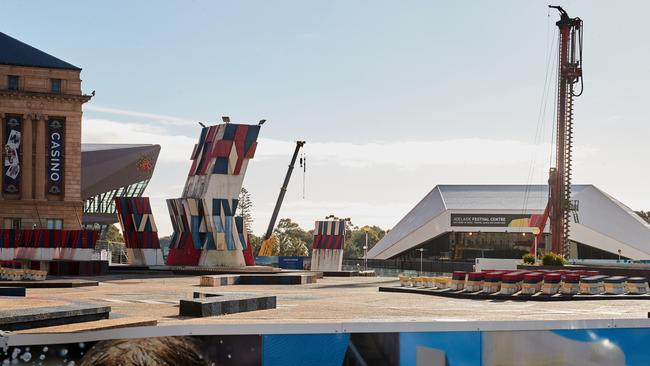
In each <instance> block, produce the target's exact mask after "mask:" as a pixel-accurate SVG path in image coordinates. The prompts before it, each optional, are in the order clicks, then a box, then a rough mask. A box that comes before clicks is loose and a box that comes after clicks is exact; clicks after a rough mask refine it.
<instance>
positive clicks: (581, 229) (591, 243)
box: [368, 184, 650, 261]
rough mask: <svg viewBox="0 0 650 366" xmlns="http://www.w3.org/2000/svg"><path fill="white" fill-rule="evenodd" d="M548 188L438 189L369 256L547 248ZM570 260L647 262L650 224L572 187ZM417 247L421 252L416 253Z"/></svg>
mask: <svg viewBox="0 0 650 366" xmlns="http://www.w3.org/2000/svg"><path fill="white" fill-rule="evenodd" d="M547 199H548V186H546V185H439V186H436V187H434V188H433V189H432V190H431V192H429V193H428V194H427V195H426V196H425V197H424V198H423V199H422V200H421V201H420V202H419V203H418V204H417V205H415V207H414V208H413V209H412V210H411V211H410V212H409V213H407V214H406V216H404V218H402V219H401V220H400V221H399V222H398V223H397V225H395V227H394V228H393V229H392V230H390V231H389V232H388V233H387V234H386V236H384V237H383V238H382V239H381V240H380V241H379V242H378V243H377V244H376V245H375V246H374V247H373V248H372V249H371V250H370V251H368V258H369V259H400V258H401V259H416V258H419V257H420V255H422V256H423V257H425V258H429V259H449V260H457V261H472V260H474V259H475V258H521V256H522V254H525V253H528V252H535V248H536V249H537V253H538V254H541V253H543V252H549V251H550V250H551V245H550V238H549V225H546V227H545V229H544V232H543V235H542V236H541V237H540V238H539V239H538V240H536V239H535V235H534V232H535V229H536V227H537V225H538V224H539V221H537V220H539V219H540V217H541V216H542V213H543V212H544V208H545V207H546V201H547ZM571 199H572V200H574V201H576V202H577V205H576V207H577V211H575V212H573V213H572V215H571V218H570V223H571V226H570V228H571V230H570V233H569V249H570V250H569V258H571V259H617V258H619V256H620V257H621V258H627V259H634V260H650V224H648V223H647V222H645V221H644V220H643V219H641V218H640V217H639V216H638V215H636V214H635V213H634V211H633V210H631V209H630V208H629V207H627V206H626V205H624V204H623V203H621V202H619V201H618V200H616V199H614V198H613V197H612V196H610V195H608V194H607V193H605V192H603V191H601V190H600V189H598V188H597V187H595V186H593V185H581V184H576V185H572V186H571ZM420 249H422V250H423V251H422V252H420Z"/></svg>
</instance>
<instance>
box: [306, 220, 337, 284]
mask: <svg viewBox="0 0 650 366" xmlns="http://www.w3.org/2000/svg"><path fill="white" fill-rule="evenodd" d="M344 247H345V220H329V221H316V227H315V228H314V242H313V244H312V255H311V269H312V270H313V271H332V272H335V271H340V270H341V266H342V264H343V249H344Z"/></svg>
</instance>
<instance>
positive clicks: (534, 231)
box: [533, 227, 540, 264]
mask: <svg viewBox="0 0 650 366" xmlns="http://www.w3.org/2000/svg"><path fill="white" fill-rule="evenodd" d="M539 233H540V230H539V228H537V227H534V228H533V238H534V239H535V244H534V245H533V257H534V258H535V261H534V262H533V264H537V237H538V236H539Z"/></svg>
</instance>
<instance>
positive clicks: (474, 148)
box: [83, 118, 550, 169]
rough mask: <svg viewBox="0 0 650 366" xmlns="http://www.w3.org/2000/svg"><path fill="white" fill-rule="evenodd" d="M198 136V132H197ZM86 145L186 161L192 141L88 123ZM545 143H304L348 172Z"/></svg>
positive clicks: (470, 157)
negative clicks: (152, 149)
mask: <svg viewBox="0 0 650 366" xmlns="http://www.w3.org/2000/svg"><path fill="white" fill-rule="evenodd" d="M197 134H198V132H197ZM83 141H84V142H85V143H116V142H118V141H119V143H125V144H159V145H161V147H162V149H161V153H160V159H161V160H162V161H184V162H186V161H188V158H189V155H190V153H191V151H192V149H193V147H194V144H195V143H196V137H187V136H183V135H178V134H176V135H174V134H172V133H170V132H169V130H167V129H166V128H164V127H161V126H151V125H145V124H141V123H127V122H117V121H111V120H108V119H98V118H88V119H86V120H85V121H84V129H83ZM294 147H295V142H293V141H282V140H275V139H268V138H260V139H259V146H258V150H257V152H256V156H255V159H256V160H258V161H264V160H268V159H275V158H282V159H286V157H287V156H288V155H289V154H290V152H291V151H293V149H294ZM549 150H550V146H549V145H548V144H540V145H535V144H526V143H523V142H519V141H513V140H491V139H480V138H467V139H451V140H431V141H424V140H420V141H416V140H404V141H399V140H398V141H378V142H363V143H349V142H308V143H307V144H306V145H305V151H306V152H307V155H308V159H309V162H310V164H336V165H340V166H344V167H352V168H368V167H372V166H379V165H390V166H394V167H397V168H403V169H417V168H422V167H426V166H433V165H475V164H479V165H494V166H502V165H509V164H517V163H526V162H530V160H531V158H532V157H539V156H541V157H544V156H547V155H548V151H549Z"/></svg>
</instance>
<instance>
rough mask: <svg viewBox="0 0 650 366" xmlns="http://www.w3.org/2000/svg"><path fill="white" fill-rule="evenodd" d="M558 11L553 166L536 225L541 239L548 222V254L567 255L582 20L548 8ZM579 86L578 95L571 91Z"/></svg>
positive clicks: (573, 203)
mask: <svg viewBox="0 0 650 366" xmlns="http://www.w3.org/2000/svg"><path fill="white" fill-rule="evenodd" d="M549 8H553V9H557V10H558V11H559V12H560V20H559V21H557V23H555V24H556V25H557V27H558V29H559V37H560V39H559V42H558V46H559V52H558V58H559V59H558V79H557V122H556V131H555V133H556V144H555V166H554V167H551V169H550V171H549V198H548V203H547V206H546V209H545V210H544V215H543V217H544V220H543V223H542V224H541V225H540V230H539V231H538V234H537V235H538V236H541V235H542V234H543V231H544V226H546V220H547V219H548V220H550V229H551V251H552V252H554V253H558V254H563V255H564V256H565V257H567V256H568V255H569V229H570V227H569V224H570V222H569V219H570V215H571V212H572V211H575V210H577V202H574V201H572V200H571V174H572V161H573V99H574V97H577V96H580V95H581V94H582V20H581V19H580V18H570V17H569V15H568V14H567V13H566V11H564V9H562V7H560V6H551V5H549ZM577 83H580V84H581V87H580V92H579V93H576V92H575V90H574V86H575V84H577Z"/></svg>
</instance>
